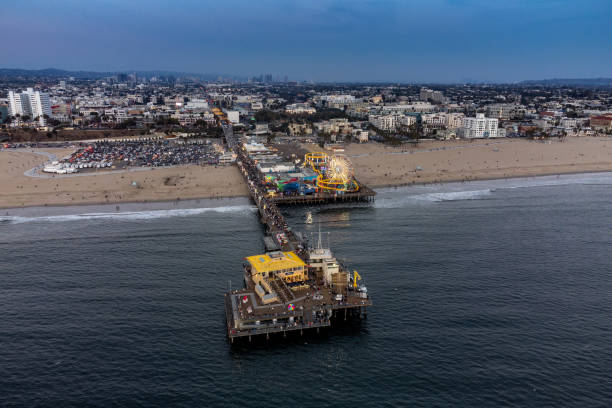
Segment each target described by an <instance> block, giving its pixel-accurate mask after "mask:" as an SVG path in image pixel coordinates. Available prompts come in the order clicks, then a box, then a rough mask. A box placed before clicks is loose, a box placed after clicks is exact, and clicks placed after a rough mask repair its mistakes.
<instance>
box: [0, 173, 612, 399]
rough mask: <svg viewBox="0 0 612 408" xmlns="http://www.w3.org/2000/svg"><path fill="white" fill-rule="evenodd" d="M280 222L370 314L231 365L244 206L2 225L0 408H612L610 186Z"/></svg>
mask: <svg viewBox="0 0 612 408" xmlns="http://www.w3.org/2000/svg"><path fill="white" fill-rule="evenodd" d="M307 211H311V212H312V215H313V219H314V223H313V224H305V222H304V220H305V214H306V212H307ZM285 213H286V214H287V218H288V221H289V224H290V225H291V226H292V227H293V228H294V229H295V230H298V231H303V232H304V233H306V234H315V233H316V232H317V231H318V229H319V225H320V228H321V231H322V237H323V240H324V242H326V243H327V242H329V244H330V245H331V247H332V250H333V251H334V253H335V255H336V256H337V257H338V258H339V259H340V260H342V261H343V262H344V263H347V264H348V265H350V266H351V267H353V268H355V269H357V270H358V271H359V273H360V274H361V275H362V276H363V278H364V282H365V284H366V285H367V287H368V292H369V294H370V295H371V297H372V300H373V302H374V305H373V306H372V307H371V308H370V309H369V310H368V316H367V319H366V320H364V321H362V322H361V323H360V324H358V323H355V324H351V325H347V326H343V327H340V328H337V329H332V330H330V331H326V332H324V333H321V334H320V335H316V334H310V335H308V336H305V337H303V338H300V337H299V336H297V337H295V336H294V337H291V338H289V339H287V340H286V341H283V340H277V341H271V342H270V343H268V344H266V343H265V342H264V343H258V344H254V345H251V346H248V345H245V344H241V345H237V346H234V347H232V346H231V345H230V344H229V343H228V341H227V339H226V337H225V316H224V309H223V292H224V291H227V290H228V288H230V287H234V288H235V287H237V286H240V285H241V282H242V270H241V266H242V262H243V258H244V257H245V256H248V255H252V254H255V253H258V252H261V251H262V250H263V242H262V232H263V227H262V225H261V224H260V222H259V220H258V218H257V213H256V211H255V208H254V207H253V206H252V205H251V204H250V203H249V201H248V200H247V199H231V200H199V201H185V202H180V203H163V204H160V203H158V204H147V205H144V204H122V205H120V206H119V208H117V207H116V206H114V205H113V206H83V207H64V208H33V209H20V210H0V306H1V312H0V406H3V407H4V406H9V407H10V406H24V407H33V406H54V407H55V406H62V407H63V406H79V407H83V406H101V407H108V406H147V407H151V406H160V407H167V406H177V407H193V406H204V407H215V406H240V407H261V406H281V407H283V406H297V407H325V406H333V407H343V406H353V407H355V406H364V407H369V406H373V407H374V406H376V407H379V406H383V407H384V406H387V407H396V406H422V407H457V406H478V407H499V406H521V407H525V406H528V407H548V406H550V407H553V406H554V407H559V406H572V407H601V406H609V405H611V404H612V341H611V338H612V267H611V264H612V262H611V260H612V234H611V226H612V174H611V173H601V174H578V175H569V176H561V177H556V176H554V177H539V178H525V179H512V180H499V181H479V182H469V183H451V184H443V185H429V186H412V187H401V188H396V189H394V188H388V189H381V190H379V194H378V196H377V197H376V201H375V202H374V203H372V204H357V205H356V204H348V205H338V206H327V207H313V208H289V209H287V210H286V211H285Z"/></svg>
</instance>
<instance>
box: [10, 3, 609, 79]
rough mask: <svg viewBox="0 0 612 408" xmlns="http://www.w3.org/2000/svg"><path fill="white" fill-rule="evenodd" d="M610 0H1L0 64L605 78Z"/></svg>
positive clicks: (303, 75) (318, 74)
mask: <svg viewBox="0 0 612 408" xmlns="http://www.w3.org/2000/svg"><path fill="white" fill-rule="evenodd" d="M610 21H612V0H505V1H503V0H304V1H295V0H217V1H207V0H44V1H42V0H18V1H16V0H1V1H0V67H2V68H26V69H42V68H60V69H68V70H91V71H132V70H141V71H147V70H168V71H178V72H194V73H216V74H226V75H239V76H251V75H259V74H262V73H263V74H266V73H270V74H272V75H274V76H277V75H279V76H281V77H283V76H284V75H287V76H288V77H289V78H290V79H293V80H312V81H319V82H321V81H329V82H353V81H358V82H369V81H379V82H415V83H416V82H432V83H433V82H438V83H451V82H466V81H477V82H480V81H482V82H515V81H520V80H526V79H548V78H593V77H612V24H611V23H610Z"/></svg>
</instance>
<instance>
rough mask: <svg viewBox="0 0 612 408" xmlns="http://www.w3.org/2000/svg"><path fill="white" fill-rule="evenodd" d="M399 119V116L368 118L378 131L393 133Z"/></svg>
mask: <svg viewBox="0 0 612 408" xmlns="http://www.w3.org/2000/svg"><path fill="white" fill-rule="evenodd" d="M397 117H398V115H393V114H391V115H370V116H369V117H368V121H369V122H370V123H371V124H372V126H374V127H375V128H376V129H380V130H385V131H392V130H395V129H396V127H397Z"/></svg>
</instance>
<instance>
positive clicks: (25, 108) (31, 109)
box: [8, 88, 51, 125]
mask: <svg viewBox="0 0 612 408" xmlns="http://www.w3.org/2000/svg"><path fill="white" fill-rule="evenodd" d="M8 100H9V114H10V115H11V116H17V115H20V116H26V115H27V116H30V117H32V118H38V119H39V121H40V122H41V125H44V116H45V115H47V116H51V101H50V100H49V94H47V93H44V92H40V91H34V89H32V88H28V89H27V90H25V91H24V92H21V93H16V92H13V91H9V94H8Z"/></svg>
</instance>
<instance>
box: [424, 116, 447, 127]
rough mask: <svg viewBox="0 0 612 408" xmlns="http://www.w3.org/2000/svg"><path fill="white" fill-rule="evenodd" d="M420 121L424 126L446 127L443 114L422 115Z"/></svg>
mask: <svg viewBox="0 0 612 408" xmlns="http://www.w3.org/2000/svg"><path fill="white" fill-rule="evenodd" d="M421 120H422V122H423V124H425V125H430V126H435V127H441V126H446V115H444V114H436V113H431V114H427V115H423V116H421Z"/></svg>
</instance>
